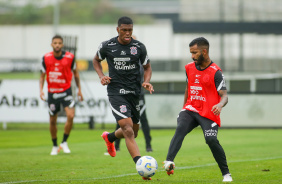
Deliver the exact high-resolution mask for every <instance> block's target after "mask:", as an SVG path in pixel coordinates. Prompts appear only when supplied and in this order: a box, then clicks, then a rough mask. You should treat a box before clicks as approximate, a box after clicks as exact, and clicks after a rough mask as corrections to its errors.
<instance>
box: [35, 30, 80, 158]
mask: <svg viewBox="0 0 282 184" xmlns="http://www.w3.org/2000/svg"><path fill="white" fill-rule="evenodd" d="M51 46H52V48H53V51H52V52H48V53H46V54H45V55H44V56H43V59H42V67H41V75H40V98H41V99H42V100H44V101H45V100H46V99H45V95H44V92H43V85H44V80H45V75H47V78H46V80H47V85H48V107H49V115H50V133H51V137H52V141H53V148H52V151H51V155H57V154H58V152H59V151H60V149H63V151H64V153H70V152H71V151H70V149H69V147H68V144H67V139H68V137H69V135H70V132H71V129H72V125H73V118H74V114H75V110H74V105H75V101H74V99H73V96H72V91H71V81H72V75H73V74H74V79H75V82H76V85H77V87H78V93H77V96H78V98H79V100H80V101H82V100H83V96H82V93H81V87H80V79H79V73H78V71H77V69H76V64H75V60H74V55H73V54H72V53H70V52H65V51H62V48H63V46H64V45H63V38H62V37H61V36H59V35H55V36H54V37H53V38H52V43H51ZM61 104H62V106H63V107H64V110H65V112H66V115H67V121H66V123H65V128H64V137H63V141H62V143H61V144H60V146H58V145H57V117H58V114H57V113H58V112H59V111H60V105H61Z"/></svg>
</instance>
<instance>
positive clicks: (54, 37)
mask: <svg viewBox="0 0 282 184" xmlns="http://www.w3.org/2000/svg"><path fill="white" fill-rule="evenodd" d="M56 38H59V39H61V40H62V41H64V39H63V37H62V36H61V35H55V36H53V38H52V41H53V40H54V39H56Z"/></svg>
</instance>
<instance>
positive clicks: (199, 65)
mask: <svg viewBox="0 0 282 184" xmlns="http://www.w3.org/2000/svg"><path fill="white" fill-rule="evenodd" d="M189 47H190V53H191V54H192V59H193V60H194V62H191V63H189V64H187V65H186V66H185V70H186V75H187V82H188V83H187V87H186V90H185V96H184V105H183V109H182V110H181V112H180V113H179V116H178V118H177V128H176V131H175V134H174V136H173V138H172V140H171V142H170V146H169V150H168V154H167V158H166V161H164V167H165V169H166V171H167V174H168V175H170V174H173V173H174V170H173V169H174V167H175V164H174V162H173V160H174V158H175V156H176V154H177V153H178V151H179V149H180V148H181V145H182V142H183V139H184V137H185V136H186V135H187V134H188V133H189V132H191V131H192V130H193V129H194V128H196V127H197V126H199V125H200V126H201V128H202V130H203V133H204V136H205V140H206V143H207V144H208V146H209V147H210V150H211V152H212V154H213V156H214V158H215V160H216V162H217V164H218V166H219V168H220V170H221V173H222V175H223V181H224V182H229V181H232V177H231V174H230V173H229V169H228V166H227V161H226V156H225V153H224V150H223V148H222V147H221V145H220V144H219V141H218V139H217V133H218V127H219V126H220V113H221V110H222V108H223V107H224V106H225V105H226V104H227V102H228V97H227V90H226V86H225V81H224V78H223V74H222V72H221V69H220V68H219V67H218V66H217V65H216V64H215V63H214V62H212V61H211V59H210V57H209V42H208V41H207V40H206V39H205V38H203V37H200V38H196V39H194V40H193V41H192V42H191V43H190V44H189Z"/></svg>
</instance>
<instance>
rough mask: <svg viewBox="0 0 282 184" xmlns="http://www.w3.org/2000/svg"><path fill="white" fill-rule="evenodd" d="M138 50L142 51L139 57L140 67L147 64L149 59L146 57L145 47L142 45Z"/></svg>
mask: <svg viewBox="0 0 282 184" xmlns="http://www.w3.org/2000/svg"><path fill="white" fill-rule="evenodd" d="M140 48H141V50H142V54H141V55H140V61H141V64H142V65H146V64H149V63H150V59H149V57H148V54H147V49H146V47H145V45H143V44H142V45H141V47H140Z"/></svg>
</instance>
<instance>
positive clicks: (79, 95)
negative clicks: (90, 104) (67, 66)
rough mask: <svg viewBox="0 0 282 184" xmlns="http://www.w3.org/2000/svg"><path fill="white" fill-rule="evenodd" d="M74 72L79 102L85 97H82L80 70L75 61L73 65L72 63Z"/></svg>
mask: <svg viewBox="0 0 282 184" xmlns="http://www.w3.org/2000/svg"><path fill="white" fill-rule="evenodd" d="M72 71H73V76H74V81H75V84H76V86H77V88H78V92H77V96H78V100H79V101H83V95H82V92H81V85H80V77H79V72H78V70H77V68H76V63H75V60H74V59H73V63H72Z"/></svg>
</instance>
